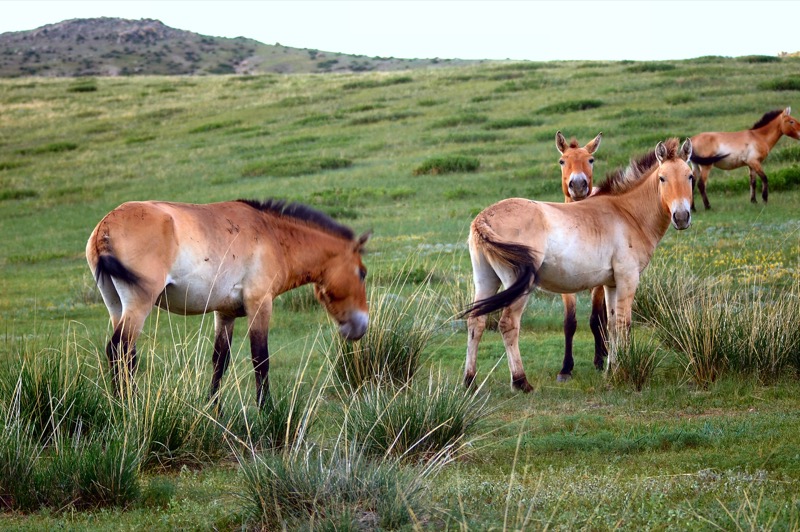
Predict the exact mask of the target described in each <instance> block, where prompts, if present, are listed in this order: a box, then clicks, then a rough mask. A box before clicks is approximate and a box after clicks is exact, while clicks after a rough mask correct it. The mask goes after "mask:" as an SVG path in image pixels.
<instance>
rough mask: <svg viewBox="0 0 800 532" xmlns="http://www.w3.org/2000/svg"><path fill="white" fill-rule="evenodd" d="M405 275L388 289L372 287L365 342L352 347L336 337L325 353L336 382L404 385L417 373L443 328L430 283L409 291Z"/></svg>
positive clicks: (354, 386)
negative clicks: (440, 326) (427, 349)
mask: <svg viewBox="0 0 800 532" xmlns="http://www.w3.org/2000/svg"><path fill="white" fill-rule="evenodd" d="M407 285H409V283H408V281H407V278H406V277H398V278H396V279H395V281H394V282H393V283H392V284H391V285H390V286H389V287H388V290H384V289H381V288H380V287H377V288H376V287H374V286H373V288H371V289H370V295H369V308H370V311H369V314H370V323H369V327H368V328H367V333H366V334H365V335H364V337H363V338H361V340H359V341H357V342H352V343H349V342H347V341H345V340H343V339H341V338H339V337H338V336H335V337H333V338H332V340H331V341H330V342H329V344H328V346H327V349H326V352H327V356H328V359H329V360H330V361H331V362H332V364H333V373H334V375H335V377H336V378H337V380H338V382H339V383H340V384H342V385H344V386H345V387H347V388H349V389H350V390H351V391H355V390H357V389H359V388H360V387H361V386H363V385H364V384H366V383H388V384H393V385H396V386H402V385H405V384H406V383H408V382H409V381H410V380H411V379H412V378H413V377H414V375H415V374H416V373H417V370H418V369H419V366H420V363H421V359H422V353H423V351H424V350H425V348H426V347H427V346H428V343H429V342H430V340H431V338H432V337H433V335H434V333H435V332H436V330H437V328H438V327H439V316H438V312H437V311H438V307H439V299H438V298H437V297H436V296H435V295H434V294H433V293H432V292H431V290H430V287H429V283H428V282H425V283H422V284H420V285H418V286H415V287H414V288H413V290H412V291H411V292H410V293H408V291H407V290H406V286H407Z"/></svg>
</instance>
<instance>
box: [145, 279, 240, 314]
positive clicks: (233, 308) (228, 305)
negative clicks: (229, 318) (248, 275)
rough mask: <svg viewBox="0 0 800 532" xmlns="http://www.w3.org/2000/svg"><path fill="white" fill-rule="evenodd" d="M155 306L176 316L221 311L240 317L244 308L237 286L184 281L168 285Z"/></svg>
mask: <svg viewBox="0 0 800 532" xmlns="http://www.w3.org/2000/svg"><path fill="white" fill-rule="evenodd" d="M156 304H157V305H158V306H159V307H161V308H163V309H165V310H169V311H170V312H174V313H176V314H184V315H190V314H205V313H206V312H211V311H221V312H226V313H229V314H235V315H240V314H242V311H241V309H243V308H244V304H243V302H242V288H241V286H239V285H232V284H229V283H220V284H217V285H214V286H207V285H206V283H204V282H201V281H196V282H194V283H193V282H192V281H191V280H184V281H181V282H172V283H169V284H168V285H167V286H166V288H164V291H163V292H162V293H161V295H160V296H159V298H158V301H156Z"/></svg>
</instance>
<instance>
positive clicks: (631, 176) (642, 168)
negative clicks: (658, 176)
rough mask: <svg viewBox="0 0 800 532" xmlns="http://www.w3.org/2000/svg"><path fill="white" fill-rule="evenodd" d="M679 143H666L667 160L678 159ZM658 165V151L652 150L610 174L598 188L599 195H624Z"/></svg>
mask: <svg viewBox="0 0 800 532" xmlns="http://www.w3.org/2000/svg"><path fill="white" fill-rule="evenodd" d="M679 142H680V141H679V140H678V139H676V138H672V139H667V140H665V141H664V147H666V148H667V157H666V158H665V159H666V160H671V159H675V158H677V157H678V148H679ZM657 164H658V159H657V158H656V150H655V149H652V150H650V151H649V152H647V153H645V154H644V155H642V156H640V157H639V158H638V159H635V160H631V162H630V164H629V165H628V166H627V167H625V168H619V169H617V170H615V171H614V172H611V173H610V174H608V175H607V176H606V179H605V181H603V182H602V183H601V184H600V185H599V186H598V187H597V188H598V191H597V194H608V195H618V194H622V193H623V192H626V191H628V190H630V189H631V188H633V186H634V185H635V184H636V183H638V182H639V180H640V179H641V178H642V177H643V176H645V175H647V174H649V173H650V171H651V170H652V169H653V168H654V167H655V166H656V165H657Z"/></svg>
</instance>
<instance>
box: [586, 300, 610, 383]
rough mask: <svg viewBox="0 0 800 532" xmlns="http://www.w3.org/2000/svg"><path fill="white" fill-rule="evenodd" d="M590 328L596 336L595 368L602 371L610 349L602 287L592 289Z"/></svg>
mask: <svg viewBox="0 0 800 532" xmlns="http://www.w3.org/2000/svg"><path fill="white" fill-rule="evenodd" d="M589 327H590V328H591V329H592V335H593V336H594V367H595V368H597V369H598V370H599V371H602V369H603V365H604V364H605V359H606V356H608V349H607V347H606V339H607V336H608V316H607V314H606V305H605V290H604V289H603V287H602V286H595V287H594V288H592V315H591V317H590V318H589Z"/></svg>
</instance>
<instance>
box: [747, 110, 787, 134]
mask: <svg viewBox="0 0 800 532" xmlns="http://www.w3.org/2000/svg"><path fill="white" fill-rule="evenodd" d="M782 112H783V109H775V110H774V111H767V112H766V113H764V116H762V117H761V119H760V120H759V121H758V122H756V123H755V124H753V127H751V128H750V129H758V128H760V127H764V126H766V125H767V124H769V123H770V122H772V121H773V120H775V117H776V116H778V115H779V114H781V113H782Z"/></svg>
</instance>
